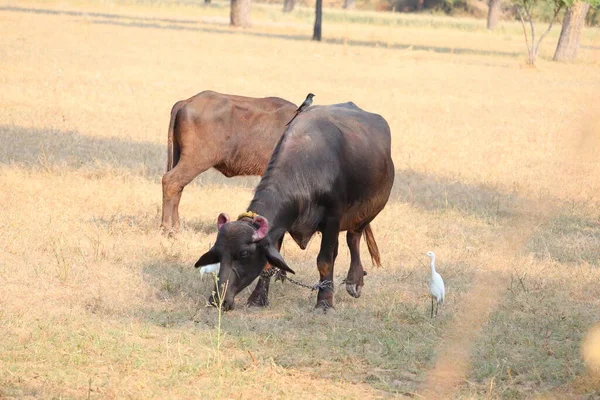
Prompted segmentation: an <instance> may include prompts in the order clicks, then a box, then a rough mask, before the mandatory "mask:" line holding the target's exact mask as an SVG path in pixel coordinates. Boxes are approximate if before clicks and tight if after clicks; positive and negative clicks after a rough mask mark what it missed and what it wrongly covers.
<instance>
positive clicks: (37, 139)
mask: <svg viewBox="0 0 600 400" xmlns="http://www.w3.org/2000/svg"><path fill="white" fill-rule="evenodd" d="M165 142H166V139H165ZM0 143H2V146H0V164H7V165H11V164H16V165H19V166H23V167H26V168H31V169H36V170H55V169H71V170H77V169H86V170H88V171H89V170H92V171H93V170H98V171H99V173H100V174H102V173H104V172H105V171H106V169H107V168H109V169H110V168H115V169H117V170H119V169H122V170H126V171H128V172H129V173H131V174H133V175H139V176H143V177H145V178H148V179H151V180H153V181H160V178H161V177H162V175H163V174H164V172H165V166H166V155H167V146H166V144H165V145H164V146H162V145H157V144H154V143H148V142H135V141H131V140H124V139H120V138H103V137H95V136H87V135H82V134H80V133H78V132H76V131H61V130H56V129H51V128H49V129H32V128H25V127H21V126H15V125H0ZM194 182H195V184H200V185H203V184H217V185H224V186H235V187H245V188H248V187H254V186H255V185H256V183H257V182H258V177H233V178H227V177H225V176H223V175H222V174H221V173H220V172H218V171H216V170H212V169H211V170H208V171H206V172H204V173H203V174H200V175H199V176H198V177H197V178H196V179H195V181H194ZM192 184H193V183H192Z"/></svg>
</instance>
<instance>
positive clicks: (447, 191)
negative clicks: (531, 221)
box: [390, 170, 526, 218]
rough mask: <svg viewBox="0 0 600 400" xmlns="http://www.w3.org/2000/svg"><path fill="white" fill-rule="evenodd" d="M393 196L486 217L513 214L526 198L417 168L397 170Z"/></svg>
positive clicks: (430, 207) (422, 205)
mask: <svg viewBox="0 0 600 400" xmlns="http://www.w3.org/2000/svg"><path fill="white" fill-rule="evenodd" d="M390 198H391V200H399V201H402V202H405V203H409V204H411V205H413V206H416V207H419V208H422V209H424V210H427V211H434V210H455V211H459V212H462V213H465V214H469V215H475V216H478V217H485V218H498V217H500V218H506V217H511V216H513V215H514V213H515V212H516V211H517V209H518V207H520V206H521V205H522V204H521V203H523V202H525V201H526V199H521V198H519V197H518V196H516V195H514V194H510V193H502V192H501V191H500V190H499V189H498V188H495V187H493V186H490V185H484V184H467V183H463V182H460V181H458V180H454V179H448V178H445V177H438V176H435V175H428V174H424V173H421V172H417V171H414V170H396V177H395V179H394V186H393V188H392V193H391V196H390Z"/></svg>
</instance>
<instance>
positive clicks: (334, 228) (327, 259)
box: [316, 217, 340, 311]
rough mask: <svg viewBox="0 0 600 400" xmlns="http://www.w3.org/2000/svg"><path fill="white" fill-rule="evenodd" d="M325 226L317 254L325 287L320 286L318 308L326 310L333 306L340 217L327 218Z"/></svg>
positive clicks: (321, 278) (318, 265)
mask: <svg viewBox="0 0 600 400" xmlns="http://www.w3.org/2000/svg"><path fill="white" fill-rule="evenodd" d="M323 228H324V229H323V236H322V238H321V249H320V250H319V255H318V256H317V268H318V269H319V275H320V283H321V284H322V285H323V287H320V288H319V294H318V295H317V305H316V308H320V309H323V310H324V311H326V310H327V309H328V308H333V266H334V262H335V256H336V255H337V249H338V236H339V234H340V219H339V218H338V217H329V218H327V220H326V222H325V226H324V227H323ZM325 282H327V283H328V284H325Z"/></svg>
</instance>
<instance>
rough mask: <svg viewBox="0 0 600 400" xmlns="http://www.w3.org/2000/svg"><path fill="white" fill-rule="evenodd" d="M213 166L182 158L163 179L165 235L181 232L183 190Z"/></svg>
mask: <svg viewBox="0 0 600 400" xmlns="http://www.w3.org/2000/svg"><path fill="white" fill-rule="evenodd" d="M211 166H212V165H209V164H208V163H207V164H204V165H203V164H198V163H194V162H192V160H189V159H188V158H185V157H181V159H180V160H179V162H178V163H177V165H176V166H175V168H173V169H172V170H170V171H169V172H167V173H166V174H165V175H164V176H163V178H162V187H163V212H162V223H161V228H162V229H163V231H164V232H165V233H168V234H173V233H177V232H179V201H180V200H181V193H182V192H183V188H184V187H185V186H186V185H187V184H188V183H190V182H191V181H192V180H194V178H195V177H197V176H198V175H200V174H201V173H202V172H204V171H206V170H207V169H209V168H210V167H211Z"/></svg>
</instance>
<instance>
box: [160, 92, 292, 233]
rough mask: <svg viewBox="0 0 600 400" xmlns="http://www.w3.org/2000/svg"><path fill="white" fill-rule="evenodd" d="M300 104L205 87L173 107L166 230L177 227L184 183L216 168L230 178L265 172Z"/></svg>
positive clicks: (164, 182)
mask: <svg viewBox="0 0 600 400" xmlns="http://www.w3.org/2000/svg"><path fill="white" fill-rule="evenodd" d="M295 111H296V105H295V104H293V103H290V102H289V101H287V100H284V99H280V98H278V97H265V98H262V99H256V98H251V97H242V96H233V95H228V94H221V93H217V92H213V91H204V92H202V93H199V94H197V95H195V96H193V97H191V98H189V99H187V100H182V101H178V102H177V103H175V105H174V106H173V109H172V110H171V122H170V124H169V145H168V152H169V154H168V162H167V173H166V174H165V175H164V176H163V178H162V187H163V213H162V223H161V227H162V229H163V230H164V231H165V232H166V233H174V232H177V231H179V200H180V199H181V192H182V191H183V188H184V187H185V186H186V185H187V184H188V183H190V182H191V181H192V180H193V179H194V178H195V177H196V176H198V175H199V174H201V173H202V172H204V171H206V170H207V169H209V168H211V167H214V168H215V169H216V170H217V171H219V172H221V173H222V174H223V175H225V176H226V177H228V178H229V177H232V176H239V175H262V174H263V172H264V171H265V168H266V166H267V163H268V162H269V158H270V157H271V153H272V152H273V148H274V147H275V144H276V143H277V139H279V137H280V136H281V133H282V132H283V131H284V129H285V124H286V123H287V122H288V121H289V120H290V119H291V118H292V117H293V115H294V112H295Z"/></svg>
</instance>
